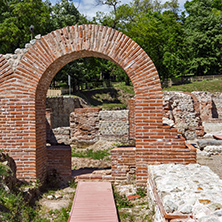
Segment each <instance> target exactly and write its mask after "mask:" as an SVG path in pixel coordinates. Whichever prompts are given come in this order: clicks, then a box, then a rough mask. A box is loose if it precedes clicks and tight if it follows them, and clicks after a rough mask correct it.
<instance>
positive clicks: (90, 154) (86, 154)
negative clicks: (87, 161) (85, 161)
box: [72, 149, 110, 160]
mask: <svg viewBox="0 0 222 222" xmlns="http://www.w3.org/2000/svg"><path fill="white" fill-rule="evenodd" d="M109 151H110V149H107V150H97V151H93V149H86V150H81V151H75V149H73V150H72V157H82V158H92V159H94V160H101V159H103V158H104V157H106V156H109V155H110V152H109Z"/></svg>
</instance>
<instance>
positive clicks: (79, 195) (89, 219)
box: [68, 182, 119, 222]
mask: <svg viewBox="0 0 222 222" xmlns="http://www.w3.org/2000/svg"><path fill="white" fill-rule="evenodd" d="M93 221H95V222H118V221H119V220H118V216H117V211H116V206H115V201H114V197H113V191H112V185H111V183H110V182H79V183H78V186H77V189H76V194H75V197H74V201H73V205H72V209H71V212H70V216H69V220H68V222H93Z"/></svg>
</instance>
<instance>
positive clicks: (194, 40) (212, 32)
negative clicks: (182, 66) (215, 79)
mask: <svg viewBox="0 0 222 222" xmlns="http://www.w3.org/2000/svg"><path fill="white" fill-rule="evenodd" d="M214 2H215V3H214ZM216 3H217V1H211V0H194V1H191V2H190V3H189V2H187V3H186V4H185V7H186V11H187V13H188V16H187V17H186V19H185V31H186V33H187V41H186V45H187V52H188V53H189V60H188V64H187V71H188V72H190V73H193V74H195V75H206V74H207V75H216V74H220V73H221V71H222V50H221V47H222V26H221V24H222V12H221V11H220V10H218V9H217V11H215V9H216V8H214V6H215V5H216V6H218V7H219V5H218V4H216Z"/></svg>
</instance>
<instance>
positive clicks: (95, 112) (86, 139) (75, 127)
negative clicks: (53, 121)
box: [70, 108, 100, 146]
mask: <svg viewBox="0 0 222 222" xmlns="http://www.w3.org/2000/svg"><path fill="white" fill-rule="evenodd" d="M99 111H100V109H98V108H82V109H75V112H73V113H71V114H70V129H71V140H72V141H71V142H72V144H76V145H78V146H85V145H89V144H93V143H95V142H96V141H98V139H99Z"/></svg>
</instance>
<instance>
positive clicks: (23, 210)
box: [0, 188, 48, 222]
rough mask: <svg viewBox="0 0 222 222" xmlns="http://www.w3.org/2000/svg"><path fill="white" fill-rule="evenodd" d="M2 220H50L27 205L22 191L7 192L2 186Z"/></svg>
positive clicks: (0, 218)
mask: <svg viewBox="0 0 222 222" xmlns="http://www.w3.org/2000/svg"><path fill="white" fill-rule="evenodd" d="M0 221H6V222H11V221H13V222H21V221H24V222H26V221H27V222H28V221H35V222H38V221H39V222H40V221H43V222H44V221H48V220H44V219H42V218H40V217H39V216H38V214H37V212H36V211H35V210H34V209H33V208H31V207H29V206H27V205H26V204H25V202H24V200H23V198H22V195H21V194H20V193H17V194H13V193H7V192H6V191H5V190H3V189H1V188H0Z"/></svg>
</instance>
